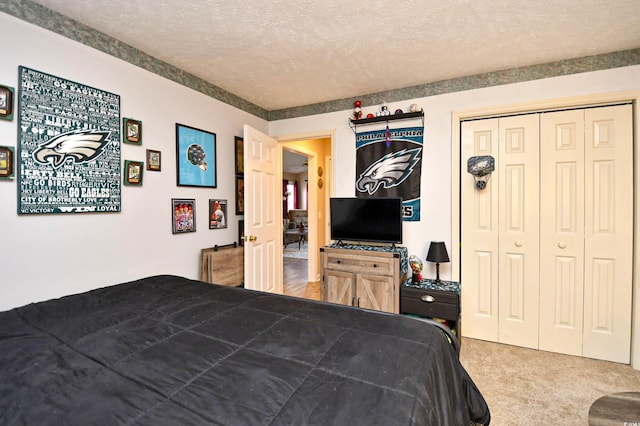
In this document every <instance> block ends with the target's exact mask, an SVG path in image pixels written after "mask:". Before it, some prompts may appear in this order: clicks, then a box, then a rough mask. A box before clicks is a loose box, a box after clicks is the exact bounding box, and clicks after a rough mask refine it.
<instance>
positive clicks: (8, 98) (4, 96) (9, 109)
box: [0, 85, 15, 120]
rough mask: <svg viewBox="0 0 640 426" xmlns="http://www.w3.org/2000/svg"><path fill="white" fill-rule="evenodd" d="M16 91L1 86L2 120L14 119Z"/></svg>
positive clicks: (0, 104) (0, 116)
mask: <svg viewBox="0 0 640 426" xmlns="http://www.w3.org/2000/svg"><path fill="white" fill-rule="evenodd" d="M14 93H15V89H14V88H13V87H9V86H3V85H0V118H2V119H4V120H12V119H13V94H14Z"/></svg>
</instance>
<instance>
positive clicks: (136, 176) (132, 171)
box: [124, 160, 144, 186]
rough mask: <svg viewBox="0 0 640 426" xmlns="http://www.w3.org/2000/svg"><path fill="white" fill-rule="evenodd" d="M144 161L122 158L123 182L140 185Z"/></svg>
mask: <svg viewBox="0 0 640 426" xmlns="http://www.w3.org/2000/svg"><path fill="white" fill-rule="evenodd" d="M143 173H144V162H142V161H131V160H124V184H125V185H132V186H142V177H143V175H142V174H143Z"/></svg>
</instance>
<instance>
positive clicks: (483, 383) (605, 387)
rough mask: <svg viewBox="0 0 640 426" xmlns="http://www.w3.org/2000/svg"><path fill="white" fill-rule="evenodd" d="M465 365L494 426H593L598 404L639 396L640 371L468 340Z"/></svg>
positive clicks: (463, 355)
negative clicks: (618, 397) (608, 398)
mask: <svg viewBox="0 0 640 426" xmlns="http://www.w3.org/2000/svg"><path fill="white" fill-rule="evenodd" d="M460 360H461V361H462V364H463V365H464V367H465V368H466V370H467V371H468V372H469V374H470V375H471V377H472V378H473V381H474V382H475V383H476V385H477V386H478V388H479V389H480V391H481V392H482V394H483V395H484V397H485V399H486V401H487V404H488V405H489V408H490V410H491V425H492V426H514V425H536V426H537V425H563V426H564V425H588V415H589V408H590V407H591V404H593V403H594V402H595V401H596V400H597V399H598V398H600V397H602V396H605V395H609V394H612V393H616V392H639V391H640V371H639V370H634V369H632V368H631V367H630V366H628V365H623V364H616V363H612V362H607V361H599V360H593V359H588V358H580V357H575V356H570V355H561V354H555V353H550V352H543V351H535V350H531V349H525V348H519V347H515V346H509V345H502V344H499V343H490V342H485V341H482V340H474V339H469V338H464V337H463V338H462V346H461V354H460ZM630 421H638V422H640V419H637V420H630ZM621 426H622V425H621Z"/></svg>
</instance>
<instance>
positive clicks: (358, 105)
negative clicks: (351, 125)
mask: <svg viewBox="0 0 640 426" xmlns="http://www.w3.org/2000/svg"><path fill="white" fill-rule="evenodd" d="M361 118H362V102H361V101H355V102H354V103H353V119H354V120H360V119H361Z"/></svg>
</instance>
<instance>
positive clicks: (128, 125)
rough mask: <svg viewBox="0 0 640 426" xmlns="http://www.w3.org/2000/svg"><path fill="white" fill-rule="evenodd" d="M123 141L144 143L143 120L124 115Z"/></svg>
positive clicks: (137, 143)
mask: <svg viewBox="0 0 640 426" xmlns="http://www.w3.org/2000/svg"><path fill="white" fill-rule="evenodd" d="M122 136H124V139H123V142H126V143H133V144H136V145H142V121H140V120H134V119H132V118H126V117H124V118H123V119H122Z"/></svg>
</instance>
